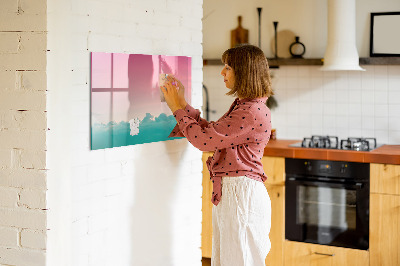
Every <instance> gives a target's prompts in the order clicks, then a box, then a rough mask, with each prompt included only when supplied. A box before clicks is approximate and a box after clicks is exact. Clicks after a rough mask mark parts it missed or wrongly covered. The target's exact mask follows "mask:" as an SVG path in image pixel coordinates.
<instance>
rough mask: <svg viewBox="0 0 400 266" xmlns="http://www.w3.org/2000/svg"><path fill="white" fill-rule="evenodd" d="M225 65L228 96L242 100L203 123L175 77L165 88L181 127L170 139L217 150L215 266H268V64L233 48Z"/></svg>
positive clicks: (256, 53)
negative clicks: (265, 155) (265, 166)
mask: <svg viewBox="0 0 400 266" xmlns="http://www.w3.org/2000/svg"><path fill="white" fill-rule="evenodd" d="M222 62H223V63H224V64H225V66H224V68H223V69H222V71H221V75H222V76H223V78H224V82H225V86H226V87H227V88H228V89H229V92H228V93H227V95H233V96H236V97H237V98H236V99H235V101H234V102H233V103H232V105H231V107H230V108H229V110H228V112H226V113H225V114H224V115H223V116H222V117H221V118H220V119H219V120H218V121H216V122H207V121H206V120H204V119H202V118H200V111H198V110H195V109H193V107H191V106H190V105H188V104H187V103H186V101H185V99H184V95H183V91H184V88H183V86H182V85H181V83H180V82H179V81H177V80H176V79H175V78H173V77H170V78H169V82H167V83H166V84H165V86H163V87H162V88H161V89H162V91H163V93H164V96H165V99H166V102H167V104H168V106H169V108H170V109H171V111H172V112H173V114H174V117H175V118H176V120H177V122H178V124H177V126H176V127H175V128H174V130H173V131H172V133H171V135H170V137H177V136H184V137H186V138H187V139H188V141H189V142H190V143H191V144H192V145H193V146H195V147H196V148H198V149H200V150H201V151H214V156H213V157H210V158H208V161H207V166H208V169H209V171H210V176H211V180H212V182H213V195H212V199H211V201H212V202H213V204H214V206H213V214H212V220H213V251H212V258H211V261H212V265H215V266H217V265H223V266H225V265H226V266H235V265H238V266H239V265H246V266H250V265H265V257H266V256H267V254H268V252H269V250H270V246H271V244H270V241H269V236H268V235H269V231H270V225H271V202H270V199H269V196H268V193H267V190H266V188H265V186H264V184H263V182H264V181H265V180H266V178H267V177H266V175H265V173H264V170H263V167H262V164H261V158H262V157H263V152H264V148H265V146H266V145H267V143H268V140H269V137H270V130H271V116H270V111H269V109H268V107H267V106H266V104H265V103H266V100H267V98H268V97H269V96H270V95H272V89H271V82H270V76H269V68H268V62H267V60H266V57H265V56H264V53H263V52H262V51H261V50H260V49H259V48H257V47H255V46H252V45H242V46H239V47H235V48H231V49H228V50H227V51H225V52H224V53H223V55H222ZM175 85H177V87H176V86H175Z"/></svg>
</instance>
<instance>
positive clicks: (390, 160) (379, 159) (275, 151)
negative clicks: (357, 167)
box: [264, 140, 400, 164]
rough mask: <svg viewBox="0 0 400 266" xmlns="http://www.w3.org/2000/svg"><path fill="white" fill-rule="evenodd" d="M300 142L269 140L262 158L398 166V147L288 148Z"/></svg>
mask: <svg viewBox="0 0 400 266" xmlns="http://www.w3.org/2000/svg"><path fill="white" fill-rule="evenodd" d="M300 141H301V140H270V141H269V142H268V145H267V147H266V148H265V150H264V156H276V157H286V158H299V159H314V160H332V161H347V162H364V163H386V164H400V145H383V146H380V147H379V148H376V149H374V150H372V151H351V150H332V149H314V148H298V147H289V145H290V144H294V143H297V142H300Z"/></svg>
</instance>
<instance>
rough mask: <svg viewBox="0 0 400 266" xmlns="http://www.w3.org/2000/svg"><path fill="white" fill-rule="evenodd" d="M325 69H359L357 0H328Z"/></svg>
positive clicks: (323, 67) (360, 69)
mask: <svg viewBox="0 0 400 266" xmlns="http://www.w3.org/2000/svg"><path fill="white" fill-rule="evenodd" d="M320 70H323V71H339V70H358V71H365V69H363V68H361V67H360V65H359V57H358V52H357V47H356V2H355V0H328V44H327V47H326V51H325V56H324V65H323V66H322V67H321V68H320Z"/></svg>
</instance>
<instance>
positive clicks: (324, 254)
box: [314, 252, 335, 257]
mask: <svg viewBox="0 0 400 266" xmlns="http://www.w3.org/2000/svg"><path fill="white" fill-rule="evenodd" d="M314 254H315V255H323V256H331V257H333V256H335V254H327V253H320V252H314Z"/></svg>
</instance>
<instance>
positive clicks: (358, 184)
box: [287, 177, 363, 189]
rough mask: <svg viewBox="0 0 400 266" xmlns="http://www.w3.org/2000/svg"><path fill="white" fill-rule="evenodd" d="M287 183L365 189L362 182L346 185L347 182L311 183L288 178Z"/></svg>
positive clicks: (300, 179)
mask: <svg viewBox="0 0 400 266" xmlns="http://www.w3.org/2000/svg"><path fill="white" fill-rule="evenodd" d="M287 181H292V182H293V181H294V182H296V183H301V184H304V185H314V186H315V185H318V184H321V185H323V184H325V185H341V186H345V187H348V188H354V189H361V188H362V187H363V183H361V182H356V183H346V182H332V181H321V180H316V181H309V180H304V179H303V178H297V177H288V178H287Z"/></svg>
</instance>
